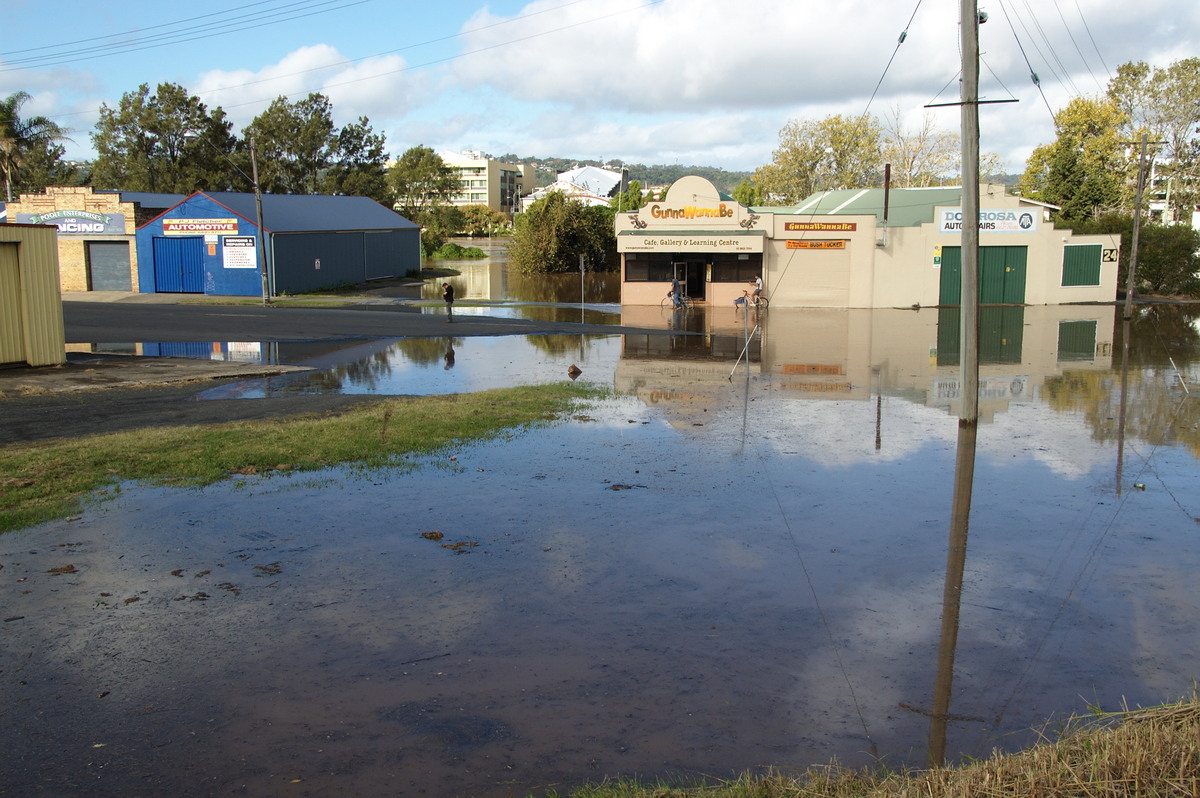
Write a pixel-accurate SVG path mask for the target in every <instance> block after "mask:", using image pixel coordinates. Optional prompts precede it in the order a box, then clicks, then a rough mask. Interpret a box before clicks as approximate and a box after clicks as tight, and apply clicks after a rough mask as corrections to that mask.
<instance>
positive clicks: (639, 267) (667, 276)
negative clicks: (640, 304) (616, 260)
mask: <svg viewBox="0 0 1200 798" xmlns="http://www.w3.org/2000/svg"><path fill="white" fill-rule="evenodd" d="M672 260H673V256H672V255H671V253H669V252H628V253H626V254H625V282H627V283H669V282H671V275H672V274H673V270H672V268H671V263H672Z"/></svg>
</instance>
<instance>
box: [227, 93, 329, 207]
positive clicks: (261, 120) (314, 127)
mask: <svg viewBox="0 0 1200 798" xmlns="http://www.w3.org/2000/svg"><path fill="white" fill-rule="evenodd" d="M245 132H246V135H247V136H254V139H255V145H256V147H257V149H258V182H259V185H260V186H261V187H262V189H263V191H270V192H273V193H276V194H316V193H319V192H320V191H321V189H322V177H323V175H324V174H325V171H326V169H328V168H329V165H330V163H331V162H332V160H333V154H334V151H335V150H336V148H337V138H336V129H335V127H334V124H333V106H332V105H331V104H330V102H329V99H328V98H327V97H325V96H324V95H322V94H317V93H313V94H309V95H308V96H307V97H305V98H304V99H303V100H299V101H297V102H289V101H288V99H287V98H286V97H277V98H275V100H274V101H273V102H272V103H271V104H270V105H269V106H267V109H266V110H265V111H263V112H262V113H261V114H259V115H258V116H256V117H255V118H254V121H253V122H251V123H250V124H249V125H247V127H246V131H245Z"/></svg>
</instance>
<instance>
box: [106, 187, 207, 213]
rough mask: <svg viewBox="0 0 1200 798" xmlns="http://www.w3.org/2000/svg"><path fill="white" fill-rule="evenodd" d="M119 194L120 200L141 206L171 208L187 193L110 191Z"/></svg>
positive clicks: (183, 198) (182, 199)
mask: <svg viewBox="0 0 1200 798" xmlns="http://www.w3.org/2000/svg"><path fill="white" fill-rule="evenodd" d="M96 193H97V194H101V193H104V194H107V193H110V192H107V191H105V192H100V191H97V192H96ZM111 193H115V194H118V195H120V197H121V202H136V203H137V204H138V205H141V206H142V207H143V208H152V209H153V208H161V209H163V210H166V209H167V208H173V207H175V206H176V205H178V204H179V203H181V202H183V201H184V200H185V199H187V194H159V193H156V192H153V191H116V192H111Z"/></svg>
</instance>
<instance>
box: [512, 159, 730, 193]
mask: <svg viewBox="0 0 1200 798" xmlns="http://www.w3.org/2000/svg"><path fill="white" fill-rule="evenodd" d="M496 160H498V161H503V162H504V163H521V164H525V163H527V164H533V165H534V167H535V177H536V179H535V181H534V182H535V183H536V184H537V185H538V186H548V185H550V184H551V183H553V182H554V180H555V178H556V177H558V174H559V173H560V172H567V171H570V170H571V169H575V168H578V167H580V166H598V167H600V168H601V169H609V170H611V171H614V172H616V171H620V170H621V168H622V167H623V168H625V169H628V170H629V179H630V180H637V181H638V182H639V183H641V184H642V188H647V187H649V186H667V185H670V184H671V183H674V182H675V181H676V180H678V179H679V178H681V177H686V176H687V175H698V176H700V177H703V178H706V179H708V180H709V181H711V182H712V184H713V185H714V186H716V187H717V189H718V190H720V191H723V192H725V193H726V194H731V193H733V190H734V189H735V188H737V186H738V184H739V183H741V182H742V181H743V180H746V179H749V178H750V176H751V175H752V174H753V172H730V171H728V170H725V169H721V168H718V167H715V166H682V165H679V164H670V165H656V166H646V165H645V164H640V163H625V162H624V161H621V160H619V159H613V160H611V161H596V160H589V159H586V158H551V157H547V158H537V157H533V156H527V155H514V154H512V153H508V154H506V155H500V156H497V157H496Z"/></svg>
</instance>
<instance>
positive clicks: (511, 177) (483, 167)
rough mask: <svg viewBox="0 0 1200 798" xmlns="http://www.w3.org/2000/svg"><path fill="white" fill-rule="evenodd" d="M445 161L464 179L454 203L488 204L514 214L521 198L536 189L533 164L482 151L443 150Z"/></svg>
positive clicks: (492, 207)
mask: <svg viewBox="0 0 1200 798" xmlns="http://www.w3.org/2000/svg"><path fill="white" fill-rule="evenodd" d="M441 159H442V161H443V162H444V163H445V164H446V165H447V166H449V167H450V168H451V169H454V170H455V171H456V172H457V173H458V176H459V180H460V181H461V182H462V188H461V190H460V191H459V193H458V194H457V195H456V196H454V197H453V198H452V199H451V200H450V201H451V203H453V204H454V205H486V206H488V207H489V208H491V209H492V210H494V211H500V212H501V213H505V214H508V215H509V216H512V215H513V214H514V213H516V212H517V211H518V210H520V208H519V202H520V198H521V196H522V195H524V194H528V193H529V192H531V191H533V188H534V170H533V167H532V166H530V165H529V164H517V163H503V162H501V161H495V160H492V159H491V158H489V157H487V156H486V155H484V154H483V153H481V152H475V151H468V152H464V153H458V152H443V153H441Z"/></svg>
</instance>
